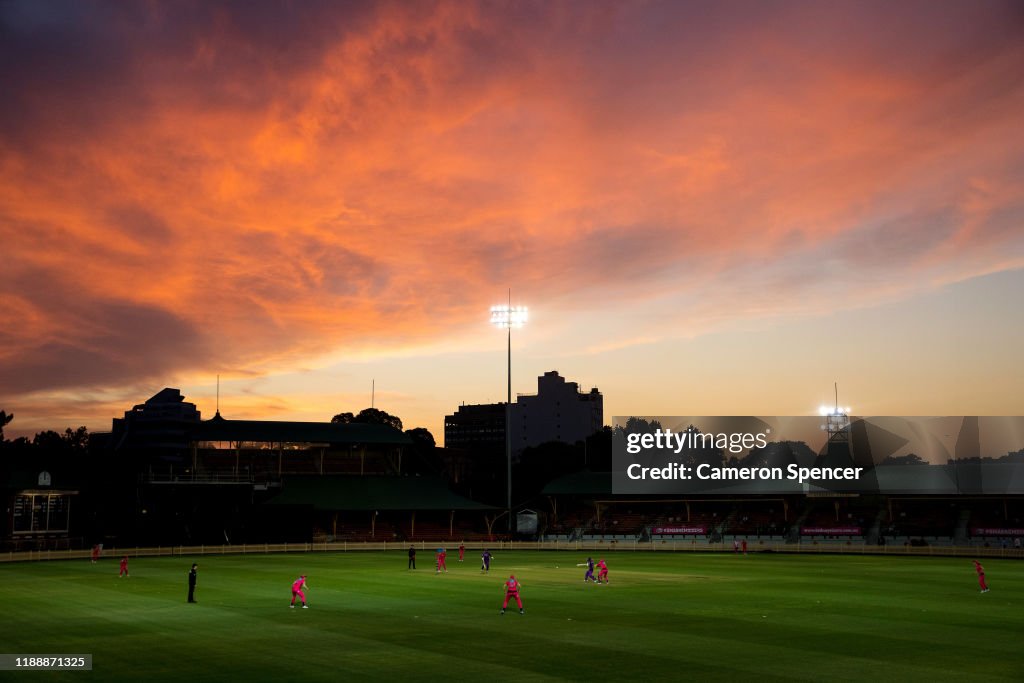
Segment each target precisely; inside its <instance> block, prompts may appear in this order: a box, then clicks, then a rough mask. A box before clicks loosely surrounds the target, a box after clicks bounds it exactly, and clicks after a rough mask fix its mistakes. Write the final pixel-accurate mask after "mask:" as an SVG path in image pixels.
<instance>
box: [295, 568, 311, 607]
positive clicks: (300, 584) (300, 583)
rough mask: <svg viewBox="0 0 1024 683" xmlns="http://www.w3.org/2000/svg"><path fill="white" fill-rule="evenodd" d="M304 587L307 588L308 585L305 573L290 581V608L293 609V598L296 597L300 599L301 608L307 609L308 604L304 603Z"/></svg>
mask: <svg viewBox="0 0 1024 683" xmlns="http://www.w3.org/2000/svg"><path fill="white" fill-rule="evenodd" d="M305 588H308V586H307V585H306V575H305V574H303V575H302V576H300V577H299V578H297V579H295V581H293V582H292V604H291V608H292V609H295V598H298V599H299V600H301V601H302V609H308V607H309V606H308V605H307V604H306V594H305V593H304V592H303V590H304V589H305Z"/></svg>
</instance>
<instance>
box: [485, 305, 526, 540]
mask: <svg viewBox="0 0 1024 683" xmlns="http://www.w3.org/2000/svg"><path fill="white" fill-rule="evenodd" d="M527 315H528V313H527V308H526V306H513V305H512V290H509V293H508V304H507V305H506V304H500V305H498V306H491V324H492V325H494V326H495V327H499V328H504V329H507V330H508V402H507V403H505V460H506V473H505V475H506V477H507V478H506V482H507V487H506V493H507V498H506V503H507V510H506V513H507V514H508V533H509V536H511V535H512V328H513V327H515V328H519V327H522V326H523V325H525V324H526V319H527Z"/></svg>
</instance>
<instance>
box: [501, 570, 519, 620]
mask: <svg viewBox="0 0 1024 683" xmlns="http://www.w3.org/2000/svg"><path fill="white" fill-rule="evenodd" d="M522 587H523V586H522V584H521V583H519V582H518V581H516V575H515V574H511V575H510V576H509V577H508V581H506V582H505V602H503V603H501V613H502V614H504V613H505V608H506V607H508V601H509V600H511V599H513V598H515V601H516V604H517V605H519V613H520V614H523V600H522V598H520V597H519V589H520V588H522Z"/></svg>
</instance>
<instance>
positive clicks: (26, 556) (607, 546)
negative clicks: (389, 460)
mask: <svg viewBox="0 0 1024 683" xmlns="http://www.w3.org/2000/svg"><path fill="white" fill-rule="evenodd" d="M409 546H412V547H414V548H416V550H418V551H426V552H433V551H434V549H435V548H438V547H447V549H448V551H449V552H451V553H453V554H454V553H455V552H456V549H457V548H458V544H457V543H451V542H448V541H415V542H412V543H409V542H406V543H399V542H395V541H382V542H335V543H255V544H241V545H191V546H156V547H148V548H116V547H104V549H103V553H102V555H101V559H103V558H107V559H110V558H113V559H117V558H118V557H120V556H122V555H127V556H128V557H133V558H134V557H179V556H181V557H185V556H195V555H236V554H268V553H309V552H362V551H375V552H385V551H391V552H402V551H406V550H408V549H409ZM465 546H466V550H467V551H480V550H484V549H488V550H492V551H496V552H497V551H505V550H565V551H603V552H709V553H729V554H731V553H732V552H733V549H732V545H731V544H728V545H727V544H722V543H708V542H707V541H703V540H701V541H698V540H689V541H688V540H671V541H670V540H655V541H640V540H636V539H626V540H611V541H599V540H592V541H584V540H579V541H565V540H551V541H494V542H492V543H488V542H482V541H467V542H466V544H465ZM748 552H749V553H757V552H776V553H787V554H794V553H795V554H812V555H822V554H832V555H835V554H839V555H913V556H932V557H971V558H978V557H986V558H1006V559H1024V549H1019V548H971V547H958V546H902V545H901V546H874V545H864V544H860V545H846V544H845V542H840V541H817V542H808V543H796V544H793V543H778V542H770V543H765V542H752V543H750V544H749V546H748ZM91 555H92V551H91V550H30V551H18V552H8V553H0V562H26V561H38V560H44V561H45V560H75V559H89V558H90V557H91Z"/></svg>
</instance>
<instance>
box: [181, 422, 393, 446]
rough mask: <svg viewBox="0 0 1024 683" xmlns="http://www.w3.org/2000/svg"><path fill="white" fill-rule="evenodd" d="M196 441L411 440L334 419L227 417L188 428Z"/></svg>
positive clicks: (382, 427)
mask: <svg viewBox="0 0 1024 683" xmlns="http://www.w3.org/2000/svg"><path fill="white" fill-rule="evenodd" d="M189 432H190V434H191V437H192V440H194V441H265V442H273V443H276V442H285V443H330V444H349V445H356V444H384V445H393V446H408V445H411V444H412V439H410V438H409V437H408V436H406V435H405V434H403V433H402V432H400V431H398V430H397V429H395V428H393V427H389V426H387V425H374V424H359V423H349V424H341V423H335V422H275V421H268V420H225V419H223V418H219V417H215V418H213V419H212V420H207V421H206V422H200V423H199V424H197V425H195V426H193V427H192V428H191V429H190V430H189Z"/></svg>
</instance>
